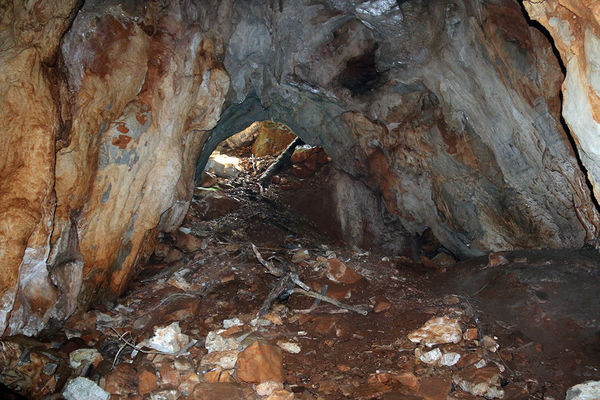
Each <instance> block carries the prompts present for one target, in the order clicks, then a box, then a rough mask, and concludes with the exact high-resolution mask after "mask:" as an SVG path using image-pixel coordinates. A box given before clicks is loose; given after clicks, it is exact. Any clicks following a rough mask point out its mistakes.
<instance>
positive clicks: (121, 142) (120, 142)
mask: <svg viewBox="0 0 600 400" xmlns="http://www.w3.org/2000/svg"><path fill="white" fill-rule="evenodd" d="M129 142H131V137H130V136H127V135H119V137H113V140H112V144H114V145H115V146H117V147H119V148H120V149H124V148H126V147H127V144H128V143H129Z"/></svg>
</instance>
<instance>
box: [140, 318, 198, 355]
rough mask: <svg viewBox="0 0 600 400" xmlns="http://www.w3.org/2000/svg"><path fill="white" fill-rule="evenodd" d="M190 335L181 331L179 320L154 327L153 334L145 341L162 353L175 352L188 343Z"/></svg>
mask: <svg viewBox="0 0 600 400" xmlns="http://www.w3.org/2000/svg"><path fill="white" fill-rule="evenodd" d="M190 340H191V339H190V337H189V336H188V335H185V334H183V333H181V328H180V327H179V322H173V323H172V324H171V325H169V326H165V327H162V328H154V336H153V337H152V338H151V339H150V340H148V341H147V346H148V347H151V348H153V349H155V350H158V351H161V352H163V353H171V354H173V353H177V352H179V351H181V350H182V349H183V348H184V347H185V346H186V345H187V344H189V343H190Z"/></svg>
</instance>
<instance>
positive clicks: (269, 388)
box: [255, 381, 283, 396]
mask: <svg viewBox="0 0 600 400" xmlns="http://www.w3.org/2000/svg"><path fill="white" fill-rule="evenodd" d="M280 389H283V383H281V382H277V381H265V382H261V383H259V384H258V385H256V388H255V390H256V394H258V395H259V396H270V395H271V394H272V393H273V392H274V391H275V390H280Z"/></svg>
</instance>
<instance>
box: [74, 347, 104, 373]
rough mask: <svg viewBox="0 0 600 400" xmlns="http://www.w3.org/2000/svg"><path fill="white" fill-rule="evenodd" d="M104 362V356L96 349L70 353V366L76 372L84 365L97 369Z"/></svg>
mask: <svg viewBox="0 0 600 400" xmlns="http://www.w3.org/2000/svg"><path fill="white" fill-rule="evenodd" d="M102 360H103V358H102V355H100V352H98V350H96V349H77V350H74V351H72V352H71V353H69V365H71V368H73V369H75V370H76V369H78V368H79V367H81V366H82V364H84V363H85V364H87V365H93V366H94V367H97V366H98V364H100V362H101V361H102Z"/></svg>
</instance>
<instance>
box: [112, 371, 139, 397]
mask: <svg viewBox="0 0 600 400" xmlns="http://www.w3.org/2000/svg"><path fill="white" fill-rule="evenodd" d="M104 379H105V382H106V383H105V384H104V390H106V391H107V392H109V393H110V394H111V395H117V396H129V395H132V394H135V393H137V392H138V390H139V380H138V375H137V372H136V370H135V369H134V368H133V366H131V364H126V363H121V364H119V365H117V366H116V367H115V368H114V369H113V370H112V371H111V372H110V373H109V374H107V375H106V376H105V377H104Z"/></svg>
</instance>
